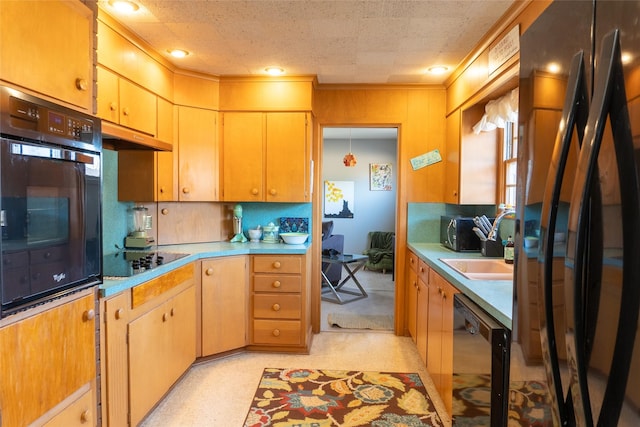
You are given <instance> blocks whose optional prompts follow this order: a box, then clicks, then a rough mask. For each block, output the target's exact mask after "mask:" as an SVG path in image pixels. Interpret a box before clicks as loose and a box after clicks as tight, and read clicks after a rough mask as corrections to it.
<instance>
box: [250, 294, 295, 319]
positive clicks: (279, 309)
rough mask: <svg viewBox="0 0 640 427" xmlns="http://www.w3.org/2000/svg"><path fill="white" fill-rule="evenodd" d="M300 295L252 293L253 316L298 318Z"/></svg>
mask: <svg viewBox="0 0 640 427" xmlns="http://www.w3.org/2000/svg"><path fill="white" fill-rule="evenodd" d="M301 302H302V300H301V298H300V295H254V296H253V317H259V318H268V319H300V316H301V311H302V310H301Z"/></svg>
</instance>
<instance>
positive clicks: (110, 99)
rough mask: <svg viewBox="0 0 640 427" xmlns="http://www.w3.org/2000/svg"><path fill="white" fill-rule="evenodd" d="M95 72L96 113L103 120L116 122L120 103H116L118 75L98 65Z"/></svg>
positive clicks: (117, 97) (117, 98)
mask: <svg viewBox="0 0 640 427" xmlns="http://www.w3.org/2000/svg"><path fill="white" fill-rule="evenodd" d="M96 73H97V77H98V84H97V86H98V88H97V96H96V98H97V104H98V114H97V115H98V117H100V118H101V119H103V120H107V121H110V122H112V123H118V122H119V120H120V104H119V103H118V100H119V95H118V94H119V93H120V86H119V77H118V75H117V74H115V73H112V72H111V71H109V70H107V69H105V68H102V67H100V66H98V67H97V70H96Z"/></svg>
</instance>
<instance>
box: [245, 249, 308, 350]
mask: <svg viewBox="0 0 640 427" xmlns="http://www.w3.org/2000/svg"><path fill="white" fill-rule="evenodd" d="M309 260H310V257H307V256H306V255H253V256H252V257H251V266H252V267H251V286H252V287H251V291H252V293H251V324H250V331H251V334H250V337H251V338H250V341H251V348H252V349H256V350H278V351H291V352H307V351H308V350H309V345H310V339H311V321H310V319H311V317H310V295H309V291H308V287H309V283H310V280H309V272H310V270H311V269H310V265H309Z"/></svg>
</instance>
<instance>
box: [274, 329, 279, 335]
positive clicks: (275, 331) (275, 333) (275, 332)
mask: <svg viewBox="0 0 640 427" xmlns="http://www.w3.org/2000/svg"><path fill="white" fill-rule="evenodd" d="M273 336H274V337H279V336H280V329H274V330H273Z"/></svg>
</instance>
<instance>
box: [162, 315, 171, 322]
mask: <svg viewBox="0 0 640 427" xmlns="http://www.w3.org/2000/svg"><path fill="white" fill-rule="evenodd" d="M168 319H169V316H168V315H167V313H162V321H163V322H166V321H167V320H168Z"/></svg>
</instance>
